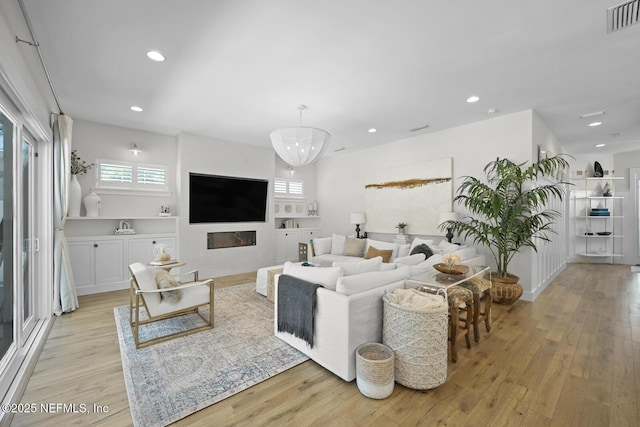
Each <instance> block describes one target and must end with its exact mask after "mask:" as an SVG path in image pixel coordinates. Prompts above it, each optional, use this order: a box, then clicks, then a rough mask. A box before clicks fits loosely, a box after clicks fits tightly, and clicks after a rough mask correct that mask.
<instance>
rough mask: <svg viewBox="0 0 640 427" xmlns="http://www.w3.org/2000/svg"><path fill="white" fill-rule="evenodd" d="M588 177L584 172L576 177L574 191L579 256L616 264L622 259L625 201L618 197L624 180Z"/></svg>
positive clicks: (613, 177) (605, 173) (613, 176)
mask: <svg viewBox="0 0 640 427" xmlns="http://www.w3.org/2000/svg"><path fill="white" fill-rule="evenodd" d="M607 172H608V171H606V172H604V173H603V174H602V175H601V176H597V175H598V173H594V175H596V176H589V174H588V172H587V171H586V170H585V171H583V172H582V173H580V174H577V179H576V185H575V188H574V190H573V191H572V200H573V204H574V205H573V210H574V214H575V216H574V218H575V220H574V224H575V236H576V237H575V239H576V245H575V247H576V255H577V256H579V257H583V258H585V259H586V260H587V261H589V260H590V259H600V260H603V259H604V260H607V259H609V260H610V261H611V263H612V264H613V263H615V259H616V258H620V257H622V256H623V255H624V254H623V253H622V238H623V237H624V233H623V221H622V220H623V216H622V215H621V212H622V204H623V200H624V197H623V196H616V195H615V194H616V193H615V184H616V181H618V180H621V179H623V177H620V176H615V171H612V174H613V175H609V174H608V173H607Z"/></svg>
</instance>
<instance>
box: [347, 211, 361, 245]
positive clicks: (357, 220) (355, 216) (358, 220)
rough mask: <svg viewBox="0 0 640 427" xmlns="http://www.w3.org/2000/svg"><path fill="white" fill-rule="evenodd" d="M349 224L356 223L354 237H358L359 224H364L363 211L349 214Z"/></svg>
mask: <svg viewBox="0 0 640 427" xmlns="http://www.w3.org/2000/svg"><path fill="white" fill-rule="evenodd" d="M350 222H351V224H355V225H356V237H357V238H358V239H359V238H360V224H364V212H354V213H352V214H351V221H350Z"/></svg>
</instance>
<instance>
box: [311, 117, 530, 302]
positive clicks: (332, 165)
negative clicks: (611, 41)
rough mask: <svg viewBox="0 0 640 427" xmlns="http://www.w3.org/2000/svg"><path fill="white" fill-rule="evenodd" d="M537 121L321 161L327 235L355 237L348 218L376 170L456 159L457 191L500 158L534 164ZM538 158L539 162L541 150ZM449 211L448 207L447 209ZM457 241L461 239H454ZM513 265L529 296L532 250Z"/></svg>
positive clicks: (495, 123)
mask: <svg viewBox="0 0 640 427" xmlns="http://www.w3.org/2000/svg"><path fill="white" fill-rule="evenodd" d="M533 120H534V113H533V111H530V110H528V111H523V112H519V113H514V114H509V115H505V116H500V117H495V118H492V119H488V120H484V121H481V122H476V123H472V124H468V125H465V126H459V127H456V128H452V129H447V130H444V131H440V132H434V133H429V134H424V135H419V136H416V137H413V138H409V139H405V140H401V141H397V142H393V143H389V144H384V145H380V146H375V147H371V148H368V149H364V150H359V151H354V152H348V151H345V152H342V153H340V154H337V155H333V156H329V157H325V158H323V159H321V160H320V161H319V162H318V165H317V170H318V176H317V179H318V184H317V185H318V202H319V209H320V211H321V215H322V217H323V226H324V230H325V235H330V234H331V233H340V234H353V233H354V228H353V226H352V225H351V224H349V214H350V213H351V212H356V211H364V207H365V204H364V197H365V195H364V185H365V179H366V176H367V172H368V171H369V170H370V169H371V168H394V167H400V166H404V165H409V164H412V163H418V162H422V161H425V160H432V159H441V158H448V157H452V158H453V178H454V180H453V187H454V191H455V189H457V187H458V185H459V183H460V181H461V178H462V177H463V176H465V175H471V176H476V177H482V176H484V173H483V168H484V166H485V165H486V164H487V163H489V162H490V161H492V160H495V159H496V158H497V157H508V158H509V159H511V160H513V161H516V162H528V161H531V160H532V156H533V152H534V149H533V142H532V132H533V131H532V127H533ZM535 153H536V158H537V148H536V150H535ZM449 208H450V207H443V210H448V209H449ZM454 210H455V211H458V212H461V211H462V208H461V207H459V206H454ZM364 230H365V231H366V225H365V227H364ZM394 232H395V230H389V234H388V235H386V236H378V235H376V236H375V237H376V238H384V237H386V239H385V240H391V239H392V238H393V234H394ZM437 237H438V238H442V236H437ZM454 241H460V239H459V238H454ZM483 252H484V253H486V254H487V255H486V257H487V262H490V263H491V265H492V267H493V268H495V264H494V263H493V260H492V258H491V256H490V254H488V252H487V251H486V249H483ZM512 266H513V268H512V270H513V272H514V273H515V274H518V275H520V276H521V277H522V280H521V281H520V283H521V284H522V285H523V287H524V288H525V292H531V291H532V289H531V283H530V282H531V268H532V266H531V254H530V253H529V251H527V252H526V253H524V254H523V256H518V257H516V258H515V259H514V261H513V264H512Z"/></svg>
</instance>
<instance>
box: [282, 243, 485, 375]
mask: <svg viewBox="0 0 640 427" xmlns="http://www.w3.org/2000/svg"><path fill="white" fill-rule="evenodd" d="M328 239H332V238H328ZM317 240H320V239H316V241H317ZM316 241H314V243H315V242H316ZM325 242H326V240H325ZM424 242H429V243H431V246H433V247H434V249H435V248H436V247H437V246H438V245H436V244H434V243H433V242H432V241H425V240H421V239H416V240H414V242H412V244H411V245H407V246H409V248H403V249H402V250H403V251H405V250H406V251H407V252H409V249H410V248H411V247H415V246H417V245H419V244H421V243H424ZM380 243H386V242H378V241H375V240H370V239H369V240H368V242H367V243H366V244H365V245H366V246H367V247H368V246H374V247H375V245H376V244H377V245H380ZM445 243H447V242H446V241H445ZM427 244H428V243H427ZM389 245H392V244H389ZM314 246H315V245H314ZM380 246H382V245H380ZM396 246H397V245H396ZM431 246H430V247H431ZM440 248H445V249H449V250H451V249H454V251H452V252H453V253H458V254H462V255H461V259H462V258H463V257H464V260H463V261H462V263H463V264H467V265H474V264H478V265H483V264H484V257H483V256H478V255H477V254H476V253H475V250H468V251H467V252H466V254H465V253H464V252H457V251H459V250H460V249H466V247H459V246H458V245H451V246H446V245H444V244H441V245H440ZM320 249H321V251H320V252H321V253H320V254H318V253H317V252H316V255H315V257H312V258H310V261H311V262H312V263H318V264H320V265H327V264H328V263H329V260H331V267H321V266H318V267H304V266H302V265H300V264H298V263H285V265H284V266H283V274H288V275H290V276H294V277H298V278H300V279H302V280H306V281H308V282H312V283H320V284H322V286H323V287H322V288H319V289H317V291H316V297H317V299H316V312H315V318H314V321H315V334H314V339H315V342H314V346H313V348H311V347H310V346H309V345H308V344H307V343H306V342H305V341H304V340H302V339H300V338H297V337H295V336H294V335H292V334H290V333H288V332H279V331H278V328H277V319H278V317H277V316H278V300H277V295H278V280H279V277H280V275H276V276H275V278H274V280H275V283H274V286H275V292H274V293H275V320H276V321H275V322H274V333H275V335H276V336H277V337H278V338H280V339H282V340H283V341H285V342H286V343H288V344H289V345H291V346H292V347H294V348H296V349H298V350H299V351H301V352H302V353H304V354H306V355H307V356H309V358H311V359H312V360H314V361H315V362H317V363H318V364H320V365H321V366H323V367H325V368H326V369H328V370H329V371H331V372H333V373H334V374H336V375H338V376H339V377H340V378H342V379H344V380H345V381H351V380H353V379H354V378H355V376H356V370H355V360H356V359H355V351H356V348H357V347H358V346H359V345H361V344H364V343H367V342H381V341H382V296H383V295H384V292H385V291H387V290H389V291H392V290H394V289H398V288H404V287H406V284H407V279H410V278H411V277H413V276H415V275H418V274H420V273H423V272H425V271H428V270H431V269H433V267H432V266H433V265H434V264H435V263H438V262H441V261H442V254H435V255H433V256H431V257H429V258H428V259H426V260H424V256H422V258H421V257H420V254H418V256H416V255H412V256H409V255H406V254H404V253H403V252H399V253H397V252H396V253H395V254H394V258H391V259H390V261H392V262H389V263H383V262H382V257H374V258H371V259H366V260H365V259H364V258H363V257H356V256H351V255H344V253H343V254H342V255H340V254H338V253H335V254H332V253H331V249H329V253H322V252H323V251H324V250H326V248H322V242H321V244H320ZM378 249H379V248H378ZM393 249H395V248H392V250H393ZM397 250H398V251H400V250H401V248H400V247H398V248H397ZM435 250H438V249H435ZM343 251H344V248H343ZM445 253H451V252H445ZM324 255H332V256H331V257H324V258H322V257H323V256H324ZM398 255H402V256H398ZM318 257H321V258H318ZM318 260H323V262H317V261H318Z"/></svg>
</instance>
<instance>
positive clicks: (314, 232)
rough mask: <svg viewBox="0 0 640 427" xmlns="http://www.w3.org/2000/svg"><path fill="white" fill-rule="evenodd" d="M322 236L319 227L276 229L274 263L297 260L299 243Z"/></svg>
mask: <svg viewBox="0 0 640 427" xmlns="http://www.w3.org/2000/svg"><path fill="white" fill-rule="evenodd" d="M316 237H322V230H321V229H320V228H282V229H279V230H276V238H275V240H276V245H275V246H276V264H284V262H285V261H298V249H299V243H309V242H310V241H311V240H312V239H314V238H316Z"/></svg>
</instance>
